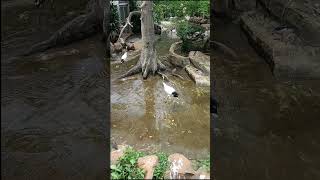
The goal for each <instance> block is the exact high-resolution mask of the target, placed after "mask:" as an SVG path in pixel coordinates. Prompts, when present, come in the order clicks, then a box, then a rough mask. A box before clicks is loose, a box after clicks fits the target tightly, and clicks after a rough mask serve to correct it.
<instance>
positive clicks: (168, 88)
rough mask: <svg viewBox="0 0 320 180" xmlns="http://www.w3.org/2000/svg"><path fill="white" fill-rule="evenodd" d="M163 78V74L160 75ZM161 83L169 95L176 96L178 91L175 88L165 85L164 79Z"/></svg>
mask: <svg viewBox="0 0 320 180" xmlns="http://www.w3.org/2000/svg"><path fill="white" fill-rule="evenodd" d="M162 78H163V80H164V76H162ZM162 83H163V88H164V91H165V92H166V93H167V94H168V95H169V96H171V95H172V96H173V97H178V93H177V92H176V90H175V89H174V88H173V87H171V86H169V85H167V84H166V83H165V82H164V81H163V82H162Z"/></svg>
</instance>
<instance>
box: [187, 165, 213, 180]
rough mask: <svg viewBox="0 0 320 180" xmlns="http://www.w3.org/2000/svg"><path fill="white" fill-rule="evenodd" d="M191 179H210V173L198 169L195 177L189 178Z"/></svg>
mask: <svg viewBox="0 0 320 180" xmlns="http://www.w3.org/2000/svg"><path fill="white" fill-rule="evenodd" d="M191 179H210V173H209V172H207V170H205V169H204V168H202V167H200V168H199V169H198V170H197V171H196V173H195V175H193V176H192V177H191Z"/></svg>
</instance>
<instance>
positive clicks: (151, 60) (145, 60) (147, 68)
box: [120, 1, 165, 79]
mask: <svg viewBox="0 0 320 180" xmlns="http://www.w3.org/2000/svg"><path fill="white" fill-rule="evenodd" d="M152 6H153V2H152V1H143V3H142V5H141V6H140V7H141V36H142V43H143V47H142V50H141V55H140V58H139V61H138V63H137V64H136V65H135V66H134V67H133V68H132V69H130V70H129V71H128V72H127V73H125V74H124V75H122V76H121V77H120V78H123V77H127V76H130V75H133V74H136V73H139V72H142V77H143V78H144V79H146V78H147V77H148V75H149V74H150V73H152V74H153V75H155V73H156V72H157V71H158V70H163V69H165V66H164V65H163V64H162V63H161V62H160V61H159V60H158V59H157V52H156V49H155V34H154V22H153V14H152Z"/></svg>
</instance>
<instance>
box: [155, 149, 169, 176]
mask: <svg viewBox="0 0 320 180" xmlns="http://www.w3.org/2000/svg"><path fill="white" fill-rule="evenodd" d="M157 156H158V158H159V164H158V165H157V167H156V168H155V170H154V173H153V177H154V178H155V179H163V178H164V175H165V172H166V170H167V169H168V167H169V162H168V155H167V154H165V153H162V152H160V153H157Z"/></svg>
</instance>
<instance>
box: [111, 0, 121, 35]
mask: <svg viewBox="0 0 320 180" xmlns="http://www.w3.org/2000/svg"><path fill="white" fill-rule="evenodd" d="M110 30H111V32H112V31H113V32H118V31H119V15H118V12H117V6H114V5H111V18H110Z"/></svg>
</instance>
